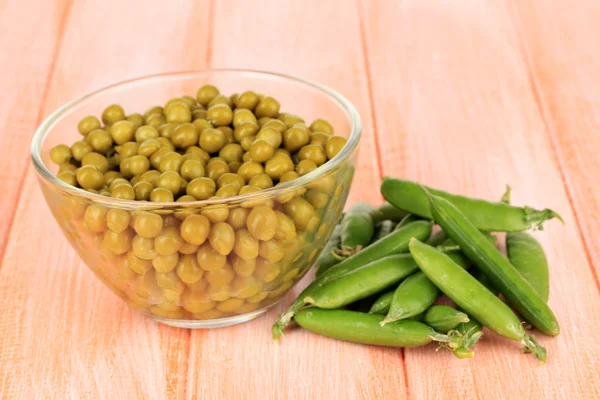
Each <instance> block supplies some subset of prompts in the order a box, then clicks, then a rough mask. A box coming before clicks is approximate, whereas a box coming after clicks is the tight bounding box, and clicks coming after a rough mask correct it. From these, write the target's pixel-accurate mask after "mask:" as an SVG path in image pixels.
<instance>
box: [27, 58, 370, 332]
mask: <svg viewBox="0 0 600 400" xmlns="http://www.w3.org/2000/svg"><path fill="white" fill-rule="evenodd" d="M208 83H210V84H213V85H216V86H217V87H218V88H219V89H220V90H221V92H222V93H228V94H229V93H238V92H240V91H244V90H249V89H251V90H255V91H257V92H259V93H264V94H266V95H269V96H272V97H274V98H276V99H277V100H278V101H279V102H280V103H281V109H282V110H285V111H290V112H293V113H294V114H296V115H299V116H301V117H303V118H304V119H305V120H306V121H308V122H310V121H312V120H314V119H316V118H324V119H326V120H328V121H329V122H330V123H331V125H332V126H333V127H334V131H335V134H336V135H340V136H344V137H346V138H347V139H348V141H347V144H346V146H345V147H344V148H343V149H342V150H341V151H340V152H339V153H338V154H337V155H336V156H335V157H334V158H333V159H331V160H330V161H328V162H326V163H325V164H323V165H322V166H320V167H319V168H317V169H315V170H314V171H312V172H310V173H308V174H306V175H303V176H301V177H300V178H297V179H295V180H292V181H289V182H286V183H283V184H279V185H277V186H276V187H273V188H270V189H266V190H262V191H259V192H255V193H250V194H245V195H238V196H235V197H228V198H223V199H212V200H210V199H209V200H205V201H194V202H169V203H166V202H165V203H158V202H145V201H131V200H121V199H115V198H110V197H105V196H102V195H99V194H94V193H90V192H88V191H85V190H83V189H78V188H76V187H73V186H70V185H68V184H66V183H64V182H63V181H61V180H60V179H58V178H57V177H56V176H55V173H56V171H57V169H58V167H56V166H54V165H53V163H52V162H51V160H50V150H51V149H52V148H53V147H54V146H56V145H57V144H61V143H65V144H71V143H73V142H75V141H77V140H80V139H81V136H80V135H79V133H78V131H77V123H78V121H79V120H81V119H82V118H83V117H85V116H87V115H98V116H99V115H100V113H101V112H102V110H103V109H104V108H105V107H106V106H108V105H109V104H114V103H118V104H120V105H121V106H123V107H124V109H125V110H126V111H129V112H143V111H145V110H147V109H149V108H150V107H152V106H155V105H157V104H164V103H165V102H166V101H167V100H168V99H170V98H173V97H179V96H182V95H191V96H195V93H196V90H197V89H198V88H199V87H200V86H202V85H205V84H208ZM360 136H361V122H360V117H359V115H358V113H357V111H356V109H355V108H354V106H352V104H350V102H348V100H346V99H345V98H344V97H343V96H341V95H340V94H338V93H337V92H335V91H333V90H331V89H329V88H326V87H324V86H322V85H320V84H317V83H314V82H311V81H308V80H304V79H300V78H295V77H291V76H287V75H283V74H275V73H267V72H260V71H249V70H206V71H194V72H177V73H169V74H162V75H155V76H148V77H142V78H139V79H134V80H130V81H125V82H121V83H118V84H115V85H112V86H109V87H106V88H104V89H101V90H98V91H95V92H93V93H90V94H87V95H85V96H83V97H81V98H79V99H76V100H74V101H72V102H70V103H69V104H66V105H64V106H63V107H61V108H59V109H58V110H56V111H55V112H54V113H52V114H51V115H50V116H49V117H48V118H47V119H46V120H45V121H44V122H43V123H42V124H41V125H40V127H39V129H38V130H37V132H36V133H35V136H34V138H33V141H32V144H31V158H32V161H33V164H34V165H35V169H36V172H37V177H38V181H39V184H40V186H41V189H42V192H43V194H44V197H45V199H46V202H47V203H48V206H49V208H50V210H51V212H52V214H53V215H54V218H55V219H56V221H57V222H58V224H59V225H60V227H61V229H62V231H63V232H64V234H65V236H66V237H67V239H68V240H69V242H70V243H71V245H72V246H73V248H74V249H75V250H76V251H77V253H78V254H79V256H80V257H81V259H82V260H83V261H84V262H85V263H86V264H87V265H88V267H89V268H90V269H91V270H92V271H93V272H94V274H95V275H96V276H97V277H98V278H99V279H100V280H102V282H104V283H105V284H106V285H107V286H108V287H109V288H110V289H111V290H112V291H113V292H114V293H116V294H117V295H118V296H119V297H120V298H122V299H123V300H124V301H125V302H127V304H129V305H130V306H131V307H132V308H134V309H135V310H138V311H139V312H142V313H144V314H146V315H148V316H150V317H151V318H153V319H154V320H156V321H159V322H161V323H165V324H168V325H173V326H179V327H187V328H208V327H220V326H227V325H233V324H236V323H240V322H244V321H248V320H250V319H252V318H255V317H256V316H258V315H260V314H261V313H264V312H265V311H266V310H267V309H268V308H269V307H271V306H273V305H274V304H276V303H277V302H278V300H279V299H280V298H281V297H282V296H284V295H285V294H286V292H287V291H288V290H290V289H291V288H292V287H293V286H294V285H295V284H296V283H298V281H299V280H300V279H301V278H302V276H303V275H304V274H305V273H306V272H307V271H308V270H309V269H310V267H311V265H312V264H313V263H314V262H315V260H316V258H317V257H318V255H319V253H320V252H321V249H322V248H323V246H324V244H325V243H326V242H327V240H329V237H330V236H331V234H332V231H333V228H334V227H335V225H336V224H337V223H338V221H339V219H340V217H341V215H342V211H343V208H344V203H345V201H346V198H347V196H348V192H349V190H350V184H351V181H352V177H353V173H354V166H355V163H356V157H357V149H358V143H359V140H360ZM198 214H200V215H204V216H206V217H207V218H208V219H209V220H210V221H211V226H214V225H215V224H216V223H219V222H220V221H221V222H224V223H226V224H229V225H230V226H231V227H232V228H233V229H234V230H235V231H236V233H235V235H236V244H237V243H241V242H242V239H243V237H244V233H247V232H243V231H244V230H245V229H246V224H247V223H248V221H251V220H256V221H259V220H261V218H263V217H264V218H265V220H266V221H270V222H269V223H275V222H276V223H275V225H272V226H269V225H268V224H267V225H265V226H264V229H271V228H273V226H275V227H276V234H275V236H274V237H273V238H272V239H271V240H268V241H261V242H260V251H259V255H258V256H257V257H256V258H251V259H248V260H246V259H242V258H241V257H239V256H237V255H236V253H235V252H233V251H232V252H231V253H230V254H229V255H227V256H223V255H220V254H218V253H217V252H215V251H214V250H213V249H212V247H211V246H210V244H209V241H205V242H204V243H202V244H200V245H199V244H198V243H190V242H188V241H186V240H183V239H182V238H181V236H180V234H179V233H178V232H180V231H181V229H182V228H181V226H182V223H184V222H185V220H186V218H190V217H192V216H196V215H198ZM252 214H254V217H253V218H251V217H249V216H250V215H252ZM261 214H263V215H262V216H261ZM192 218H193V217H192ZM145 220H146V221H145ZM148 221H154V222H157V221H158V222H159V223H162V226H163V228H162V231H160V234H159V235H158V236H155V237H152V235H145V236H142V235H138V233H137V230H136V223H137V224H139V226H141V225H143V223H145V222H148ZM115 226H121V228H114V227H115ZM259 226H261V228H260V229H263V228H262V225H259ZM123 229H124V230H123ZM159 229H160V228H159ZM140 232H141V231H140ZM161 235H163V236H161ZM168 235H171V236H172V235H175V236H177V237H176V238H175V242H176V248H177V249H178V250H173V247H172V246H171V247H170V248H169V249H170V250H168V251H158V250H159V248H160V249H163V247H164V246H163V247H159V246H158V245H156V244H157V243H158V241H160V240H172V239H173V237H170V238H169V237H167V236H168ZM238 235H239V236H238ZM147 236H150V237H147ZM165 238H166V239H165ZM196 238H197V236H196V237H193V238H192V239H190V241H191V242H194V241H196V242H198V241H200V240H202V239H198V240H196ZM238 238H239V240H238ZM173 251H174V252H173ZM161 253H162V254H161Z"/></svg>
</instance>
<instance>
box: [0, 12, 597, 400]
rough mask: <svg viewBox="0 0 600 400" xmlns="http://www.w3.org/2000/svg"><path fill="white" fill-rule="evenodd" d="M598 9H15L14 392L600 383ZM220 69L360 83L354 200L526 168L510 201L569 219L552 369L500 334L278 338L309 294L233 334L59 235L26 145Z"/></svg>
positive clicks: (1, 341)
mask: <svg viewBox="0 0 600 400" xmlns="http://www.w3.org/2000/svg"><path fill="white" fill-rule="evenodd" d="M585 3H587V4H586V6H584V5H583V4H580V5H579V7H575V6H574V5H573V4H571V3H569V2H566V1H564V0H561V1H557V2H545V1H542V0H538V1H531V2H517V1H514V2H510V1H507V2H502V1H481V2H448V1H442V0H439V1H427V2H423V1H395V0H373V1H367V0H362V1H344V0H338V1H333V0H329V1H318V0H311V1H294V0H289V1H277V0H270V1H254V2H247V1H243V0H226V1H210V0H206V1H202V2H191V1H189V2H188V1H177V2H171V3H169V4H166V3H164V2H159V1H146V2H140V1H128V2H117V1H116V0H110V1H104V2H91V1H89V2H78V1H73V2H69V1H58V0H55V1H48V2H44V5H43V6H41V5H40V4H37V3H35V2H33V0H28V1H15V0H5V1H3V2H0V60H2V63H1V64H0V70H1V72H2V73H1V74H0V87H2V89H3V96H2V97H1V98H0V106H1V107H0V110H3V112H0V145H1V146H2V148H4V149H7V151H6V152H5V158H4V161H3V163H2V169H1V171H2V172H0V182H1V183H2V185H3V188H4V196H3V197H2V201H1V202H0V213H1V214H0V215H3V217H2V219H1V220H0V249H1V250H0V257H1V259H0V262H1V264H0V398H9V399H12V398H23V399H29V398H57V399H63V398H90V399H91V398H102V399H133V398H148V399H163V398H198V399H213V398H226V399H284V398H290V399H321V398H323V399H348V398H352V399H354V398H360V399H363V398H364V399H375V398H376V399H403V398H415V399H421V398H423V399H425V398H469V399H470V398H486V399H487V398H535V399H538V398H544V399H560V398H585V399H590V398H600V387H599V384H598V381H599V379H600V365H599V363H600V362H599V361H598V356H600V345H599V344H598V342H597V340H596V339H595V336H594V334H595V332H597V331H598V329H600V297H599V296H598V294H599V290H600V285H599V284H598V278H597V276H598V273H600V271H599V270H598V268H600V264H599V261H598V254H599V253H598V252H599V251H600V241H599V240H598V238H597V237H596V235H595V231H594V229H595V228H596V226H597V222H598V217H597V216H596V214H597V213H598V212H599V211H600V190H599V189H600V187H599V185H598V184H597V182H596V179H595V177H596V176H597V175H598V174H600V163H599V162H598V161H597V157H596V154H597V153H598V151H600V140H599V137H600V117H599V116H600V97H599V96H598V93H600V90H599V89H600V53H599V52H598V51H597V38H598V37H599V35H600V27H599V26H598V25H597V24H596V23H595V22H597V20H598V17H600V7H599V6H598V5H597V4H596V3H595V2H591V1H588V2H585ZM205 67H244V68H257V69H266V70H274V71H281V72H286V73H290V74H296V75H299V76H303V77H306V78H310V79H314V80H317V81H319V82H322V83H324V84H326V85H328V86H331V87H334V88H336V89H337V90H339V91H340V92H341V93H342V94H344V95H345V96H347V97H348V99H349V100H351V101H352V102H353V103H354V104H355V105H356V106H357V108H358V110H359V112H360V114H361V116H362V119H363V124H364V128H365V129H364V136H363V140H362V142H361V156H360V161H359V168H358V173H357V174H356V176H355V181H354V190H353V191H352V193H351V198H350V202H355V201H359V200H366V201H371V202H374V203H375V202H379V201H380V196H379V194H378V190H377V188H378V185H379V178H380V176H381V175H382V174H387V175H397V176H402V177H407V178H410V179H418V180H422V181H424V182H427V183H429V184H432V185H436V186H440V187H443V188H446V189H448V190H452V191H456V192H461V193H464V194H468V195H477V196H482V197H486V198H490V199H495V198H498V197H499V196H500V195H501V193H502V191H503V188H504V184H505V183H510V184H512V185H513V187H514V200H515V201H516V202H518V203H524V204H530V205H534V206H544V207H546V206H547V207H552V208H554V209H556V210H558V211H559V212H561V214H562V215H563V217H565V220H566V225H565V227H561V226H560V224H558V223H557V222H551V223H548V224H547V228H546V230H545V231H543V232H539V233H538V234H536V235H537V237H538V238H539V239H540V240H541V241H542V242H543V244H544V246H545V248H546V249H547V252H548V258H549V260H550V264H551V297H550V305H551V306H552V308H553V309H554V310H555V312H556V314H557V316H558V318H559V320H560V322H561V327H562V333H561V335H560V336H559V337H557V338H547V337H541V336H540V341H541V342H542V343H543V344H544V345H546V346H547V348H548V352H549V361H548V364H547V365H546V366H544V367H540V366H538V365H537V364H536V363H535V362H534V361H533V360H532V359H531V358H530V357H526V356H522V355H520V354H519V352H518V346H516V345H514V344H513V343H509V342H507V341H506V340H503V339H499V338H497V337H494V336H493V335H492V334H488V335H486V336H485V337H484V340H483V341H482V343H481V345H480V346H479V347H478V351H477V355H476V358H475V359H473V360H456V359H454V358H452V357H451V356H450V355H448V354H444V353H442V352H438V353H436V352H434V351H433V350H434V348H433V347H426V348H423V349H409V350H397V349H382V348H375V347H368V346H360V345H354V344H349V343H342V342H338V341H334V340H330V339H326V338H322V337H318V336H315V335H312V334H310V333H307V332H303V331H301V330H298V329H295V330H292V331H290V332H289V333H288V334H287V336H286V337H285V339H284V340H283V341H282V342H281V343H280V344H278V345H276V344H274V343H272V342H271V339H270V325H271V323H272V321H273V319H274V317H275V315H276V314H277V313H278V312H280V311H281V310H282V308H283V306H284V305H285V303H287V302H289V301H290V300H291V299H292V297H293V293H292V294H290V295H289V296H288V298H287V300H286V301H284V302H283V303H284V304H281V305H280V306H278V307H277V308H275V309H273V310H272V311H270V312H269V313H268V314H267V315H266V316H263V317H261V318H258V319H256V320H254V321H252V322H249V323H246V324H243V325H239V326H236V327H232V328H225V329H218V330H202V331H200V330H198V331H189V330H184V329H174V328H168V327H163V326H158V325H156V324H155V323H153V322H151V321H149V320H147V319H146V318H144V317H141V316H139V315H137V314H135V313H132V312H131V311H130V310H129V309H128V308H127V306H126V305H125V304H123V303H122V302H121V301H120V300H119V299H117V298H116V297H115V296H114V295H112V294H111V293H110V292H109V291H108V290H107V289H106V288H105V287H104V286H103V285H102V284H101V283H100V282H99V281H98V280H97V279H96V278H95V277H94V276H93V275H92V274H91V273H90V272H89V271H88V270H87V268H86V267H85V266H84V265H83V263H82V262H81V261H80V260H79V259H78V258H77V256H76V255H75V253H74V252H73V250H72V249H71V248H70V247H69V245H68V243H67V241H66V240H65V239H63V237H62V236H61V234H60V231H59V229H58V227H57V226H56V224H55V223H54V221H53V220H52V218H51V215H50V213H49V212H48V210H47V207H46V205H45V203H44V201H43V199H42V198H41V196H40V192H39V189H38V188H37V184H36V182H35V180H34V176H33V172H32V170H31V168H30V166H29V161H28V147H29V142H30V139H31V136H32V134H33V131H34V129H35V127H36V126H37V125H38V124H39V122H40V121H41V118H43V117H44V116H46V115H48V114H49V113H50V112H52V110H54V109H55V108H57V107H58V106H59V105H61V104H63V103H64V102H66V101H68V100H70V99H72V98H73V97H75V96H79V95H81V94H84V93H86V92H88V91H90V90H93V89H96V88H99V87H102V86H104V85H106V84H109V83H112V82H115V81H118V80H123V79H127V78H131V77H135V76H140V75H145V74H149V73H157V72H162V71H173V70H186V69H202V68H205ZM40 231H41V232H42V235H43V238H40ZM306 282H307V280H306V279H305V281H304V283H303V284H306ZM298 289H299V288H298ZM298 289H296V293H297V291H298Z"/></svg>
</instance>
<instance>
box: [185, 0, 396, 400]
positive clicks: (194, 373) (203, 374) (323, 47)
mask: <svg viewBox="0 0 600 400" xmlns="http://www.w3.org/2000/svg"><path fill="white" fill-rule="evenodd" d="M216 5H217V8H216V10H215V21H217V22H216V23H215V31H214V34H213V38H214V40H213V47H212V57H213V58H212V64H211V65H212V66H218V67H239V66H243V67H245V68H246V67H247V68H257V69H265V70H271V71H278V72H284V73H289V74H296V75H298V76H302V77H305V78H309V79H313V80H315V81H317V82H321V83H323V84H325V85H328V86H330V87H333V88H335V89H337V90H339V91H340V92H341V93H342V94H343V95H345V96H347V97H348V99H349V100H350V101H352V102H353V103H354V104H355V105H356V107H357V108H358V110H359V112H360V114H361V117H362V118H363V123H364V133H363V134H364V136H363V139H362V141H361V154H360V158H359V165H358V167H357V173H356V175H355V178H354V182H355V184H354V189H353V190H352V194H351V200H350V201H349V203H350V202H353V201H357V200H360V199H363V200H367V201H372V202H377V201H379V198H380V196H379V193H378V186H379V171H378V166H377V156H376V150H375V144H374V137H373V134H372V132H373V130H372V121H371V119H370V104H369V100H368V87H367V82H366V80H365V69H364V67H365V64H364V58H363V54H362V49H361V46H360V32H359V21H358V18H359V15H358V10H357V8H356V7H355V4H354V3H351V2H345V1H337V2H336V1H333V2H322V1H318V0H311V1H303V2H297V1H289V2H287V3H285V4H284V5H283V6H282V5H281V2H280V1H277V0H270V1H260V2H252V3H249V2H240V1H233V0H229V1H219V2H217V3H216ZM248 21H252V23H250V24H249V23H248ZM340 32H344V33H343V36H344V37H343V40H340ZM225 38H226V41H227V42H228V43H235V47H234V48H232V47H231V46H229V45H224V44H223V43H224V40H225ZM332 49H335V51H332ZM289 109H290V110H293V104H291V105H290V106H289ZM292 112H293V111H292ZM311 279H312V277H311ZM307 282H308V281H307V280H306V279H305V280H304V281H303V282H302V283H301V284H300V286H304V285H306V283H307ZM297 293H298V290H295V291H294V293H293V294H292V295H289V296H287V297H286V298H285V299H284V300H282V302H281V303H280V305H279V306H278V307H276V308H275V309H274V310H271V311H270V312H268V313H267V314H266V315H265V316H263V317H261V318H258V319H256V320H254V321H252V322H249V323H246V324H243V325H240V326H236V327H232V328H228V329H223V330H210V331H194V332H192V338H191V348H190V354H191V356H190V366H189V373H188V386H189V390H188V395H189V396H191V398H215V397H221V398H232V399H257V398H270V399H282V398H287V399H305V398H311V399H318V398H328V399H346V398H395V399H399V398H402V396H403V395H404V393H405V389H404V376H403V371H402V368H399V369H395V368H390V369H385V370H384V372H383V373H372V372H374V371H376V370H377V371H379V367H380V366H381V365H382V364H383V363H385V362H387V361H388V360H391V359H395V360H398V362H400V363H401V359H400V357H401V353H400V352H398V351H397V350H393V349H373V350H371V349H369V348H367V347H365V346H357V345H352V344H349V343H342V342H339V341H334V340H330V339H326V338H323V337H318V336H316V335H312V334H310V333H307V332H303V331H300V330H294V331H290V332H289V333H288V334H287V336H286V337H285V338H284V339H283V340H282V342H281V343H280V344H279V345H277V344H274V343H273V342H272V340H271V329H270V328H271V324H272V323H273V321H274V320H275V316H276V315H277V313H279V312H281V311H282V310H283V306H285V305H287V304H289V302H291V300H292V298H293V296H294V295H296V294H297Z"/></svg>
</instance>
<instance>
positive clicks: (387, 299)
mask: <svg viewBox="0 0 600 400" xmlns="http://www.w3.org/2000/svg"><path fill="white" fill-rule="evenodd" d="M394 292H395V290H390V291H389V292H385V293H384V294H382V295H381V296H379V297H378V298H377V300H375V303H373V305H372V306H371V309H370V310H369V314H383V315H385V314H387V313H388V311H389V310H390V304H392V297H394Z"/></svg>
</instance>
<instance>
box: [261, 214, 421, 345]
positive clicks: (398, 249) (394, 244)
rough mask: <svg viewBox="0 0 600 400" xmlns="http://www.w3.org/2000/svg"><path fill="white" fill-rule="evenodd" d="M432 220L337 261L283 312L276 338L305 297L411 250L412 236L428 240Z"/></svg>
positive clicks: (393, 233) (275, 328)
mask: <svg viewBox="0 0 600 400" xmlns="http://www.w3.org/2000/svg"><path fill="white" fill-rule="evenodd" d="M431 226H432V223H431V222H430V221H415V222H412V223H410V224H407V225H405V226H404V227H403V228H402V229H400V230H397V231H394V232H392V233H391V234H389V235H387V236H386V237H384V238H383V239H381V240H379V241H377V242H375V243H373V244H372V245H370V246H368V247H367V248H366V249H364V250H363V251H361V252H358V253H356V254H354V255H353V256H350V257H348V258H346V259H345V260H344V261H342V262H340V263H339V264H337V265H334V266H333V267H331V268H330V269H329V270H327V271H326V272H324V273H323V274H322V275H321V276H319V277H318V278H317V279H315V280H314V281H313V282H312V283H311V284H310V285H308V286H307V287H306V289H304V290H303V291H302V292H301V293H300V294H299V295H298V297H297V298H296V300H294V302H293V303H292V304H291V305H290V306H289V307H288V308H287V310H285V312H284V313H283V314H281V315H280V316H279V317H278V319H277V321H276V322H275V324H274V325H273V328H272V333H273V339H275V340H277V339H278V338H279V336H281V334H282V332H283V330H284V329H285V328H286V327H287V326H288V325H289V324H290V322H291V320H292V318H293V316H294V314H295V313H297V312H298V311H300V309H302V307H304V306H306V303H305V302H304V298H306V297H308V296H310V295H311V293H312V292H313V291H315V290H317V289H318V288H320V287H321V286H323V285H324V284H325V283H327V282H329V281H331V280H334V279H336V278H338V277H340V276H342V275H345V274H347V273H348V272H351V271H354V270H355V269H358V268H360V267H362V266H364V265H366V264H368V263H370V262H372V261H375V260H379V259H380V258H382V257H385V256H388V255H391V254H399V253H406V252H407V251H408V242H409V241H410V239H411V238H413V237H414V238H417V239H420V240H425V239H427V238H428V237H429V235H431Z"/></svg>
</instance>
